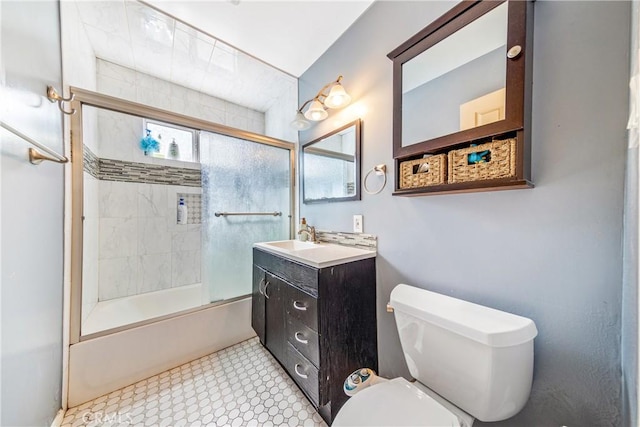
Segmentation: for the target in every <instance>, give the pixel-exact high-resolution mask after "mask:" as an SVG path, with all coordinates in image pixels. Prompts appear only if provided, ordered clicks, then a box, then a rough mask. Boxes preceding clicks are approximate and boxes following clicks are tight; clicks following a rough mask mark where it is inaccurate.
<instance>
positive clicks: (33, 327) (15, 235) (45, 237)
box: [0, 1, 64, 426]
mask: <svg viewBox="0 0 640 427" xmlns="http://www.w3.org/2000/svg"><path fill="white" fill-rule="evenodd" d="M0 7H1V8H2V10H1V14H2V46H1V49H0V51H1V52H2V61H1V62H2V68H3V69H2V71H3V72H2V77H3V78H4V79H3V82H2V84H3V88H2V89H3V90H2V98H3V99H2V101H3V103H5V102H6V104H3V105H6V106H8V107H6V108H3V116H2V120H3V121H6V122H7V123H9V124H10V125H12V126H14V127H16V128H17V129H19V130H21V131H23V132H24V133H25V134H27V135H29V136H31V137H32V138H34V139H36V140H37V141H39V142H41V143H43V144H45V145H47V146H49V147H51V148H52V149H54V150H55V151H57V152H62V150H63V142H62V114H61V113H60V111H59V110H58V106H57V105H56V104H51V103H49V101H48V100H47V99H46V98H45V91H46V87H47V85H48V84H51V85H54V86H55V87H56V88H57V89H58V90H62V87H61V83H60V80H61V69H60V67H61V59H60V23H59V22H60V21H59V16H58V2H54V1H46V2H24V1H20V2H13V1H3V2H1V4H0ZM5 73H6V74H5ZM0 135H1V138H2V144H1V147H2V153H1V156H0V162H1V168H0V169H1V182H2V215H1V216H2V225H1V226H2V232H1V242H2V251H1V253H2V256H1V258H0V262H1V270H2V274H1V276H2V289H1V294H0V295H1V298H2V310H1V311H2V316H1V321H0V324H2V332H1V334H2V362H1V364H2V393H1V394H2V401H1V405H0V408H1V410H0V412H1V413H2V414H1V416H0V424H1V425H3V426H15V425H25V426H45V425H51V422H52V421H53V418H54V417H55V415H56V412H57V411H58V409H60V407H61V396H60V395H61V389H62V307H63V304H62V288H63V286H62V283H63V282H62V280H63V279H62V268H63V257H62V254H63V240H62V239H63V202H64V193H63V189H64V167H63V166H62V165H59V164H56V163H51V162H45V163H43V164H41V165H40V166H33V165H31V164H30V163H29V161H28V158H27V149H28V148H29V145H28V144H27V143H26V142H25V141H23V140H21V139H19V138H17V137H14V136H13V135H11V134H9V133H8V132H6V131H4V130H2V131H1V132H0Z"/></svg>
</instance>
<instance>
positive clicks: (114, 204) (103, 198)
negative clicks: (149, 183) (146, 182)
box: [98, 180, 139, 218]
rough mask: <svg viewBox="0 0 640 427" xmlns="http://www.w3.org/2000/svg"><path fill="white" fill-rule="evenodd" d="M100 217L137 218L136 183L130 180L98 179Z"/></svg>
mask: <svg viewBox="0 0 640 427" xmlns="http://www.w3.org/2000/svg"><path fill="white" fill-rule="evenodd" d="M98 185H99V192H100V200H99V205H98V208H99V212H100V218H137V217H138V185H139V184H136V183H132V182H119V181H104V180H100V181H99V184H98Z"/></svg>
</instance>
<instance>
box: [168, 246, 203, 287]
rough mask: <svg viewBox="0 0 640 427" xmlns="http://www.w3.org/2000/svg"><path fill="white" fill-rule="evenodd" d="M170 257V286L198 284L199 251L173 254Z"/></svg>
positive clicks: (199, 278) (199, 268)
mask: <svg viewBox="0 0 640 427" xmlns="http://www.w3.org/2000/svg"><path fill="white" fill-rule="evenodd" d="M171 256H172V257H171V277H172V286H174V287H175V286H183V285H190V284H193V283H200V280H201V277H200V276H201V274H200V270H201V256H202V255H201V252H200V250H197V251H180V252H173V253H172V254H171Z"/></svg>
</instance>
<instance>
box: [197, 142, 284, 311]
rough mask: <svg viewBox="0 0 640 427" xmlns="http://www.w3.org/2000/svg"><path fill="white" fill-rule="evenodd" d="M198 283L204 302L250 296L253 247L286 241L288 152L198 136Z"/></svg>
mask: <svg viewBox="0 0 640 427" xmlns="http://www.w3.org/2000/svg"><path fill="white" fill-rule="evenodd" d="M200 162H201V164H202V204H203V206H202V208H203V215H202V283H203V288H205V289H207V290H208V291H209V301H211V302H215V301H221V300H228V299H231V298H235V297H239V296H242V295H248V294H250V293H251V275H252V253H253V244H254V243H256V242H264V241H272V240H286V239H289V238H290V237H291V218H292V211H291V210H292V188H291V183H292V179H291V173H292V171H291V164H292V151H291V150H290V149H289V148H284V147H278V146H273V145H266V144H262V143H259V142H254V141H248V140H244V139H239V138H234V137H230V136H224V135H220V134H216V133H211V132H205V131H203V132H201V134H200Z"/></svg>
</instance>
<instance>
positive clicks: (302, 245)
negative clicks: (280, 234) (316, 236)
mask: <svg viewBox="0 0 640 427" xmlns="http://www.w3.org/2000/svg"><path fill="white" fill-rule="evenodd" d="M264 244H265V245H267V246H273V247H274V248H279V249H283V250H286V251H299V250H303V249H313V248H315V247H316V246H318V245H316V244H315V243H311V242H301V241H300V240H281V241H278V242H265V243H264Z"/></svg>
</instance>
